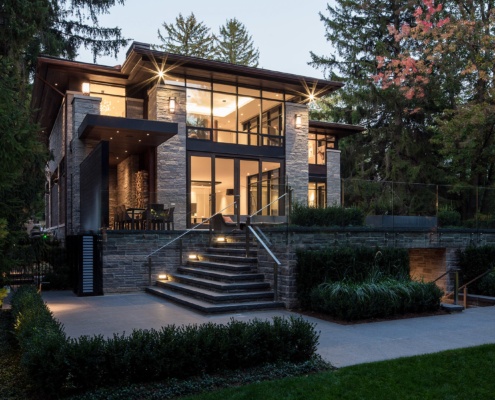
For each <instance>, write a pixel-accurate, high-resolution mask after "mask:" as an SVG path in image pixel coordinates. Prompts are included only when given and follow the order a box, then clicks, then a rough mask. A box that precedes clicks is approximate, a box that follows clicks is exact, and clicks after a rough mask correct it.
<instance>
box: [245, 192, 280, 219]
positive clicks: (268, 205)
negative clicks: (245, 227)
mask: <svg viewBox="0 0 495 400" xmlns="http://www.w3.org/2000/svg"><path fill="white" fill-rule="evenodd" d="M287 194H288V193H284V194H283V195H282V196H279V197H277V198H276V199H275V200H273V201H272V202H270V203H268V204H267V205H266V206H264V207H262V208H260V209H259V210H258V211H255V212H254V213H253V214H251V215H249V216H248V218H251V217H254V216H255V215H256V214H258V213H259V212H260V211H263V210H264V209H265V208H267V207H270V206H271V205H272V204H273V203H275V202H276V201H279V200H280V199H281V198H282V197H284V196H287Z"/></svg>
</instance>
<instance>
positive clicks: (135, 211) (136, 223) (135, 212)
mask: <svg viewBox="0 0 495 400" xmlns="http://www.w3.org/2000/svg"><path fill="white" fill-rule="evenodd" d="M125 211H126V216H127V217H130V224H131V229H132V230H134V229H139V228H140V225H141V220H142V218H141V216H142V214H143V213H144V212H145V211H146V208H140V207H131V208H127V209H126V210H125ZM129 214H131V215H130V216H129Z"/></svg>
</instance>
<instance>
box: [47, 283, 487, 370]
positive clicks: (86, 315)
mask: <svg viewBox="0 0 495 400" xmlns="http://www.w3.org/2000/svg"><path fill="white" fill-rule="evenodd" d="M43 299H44V300H45V302H46V303H47V305H48V307H49V308H50V310H51V311H52V312H53V314H54V316H55V318H57V319H58V320H59V321H60V322H61V323H62V324H63V325H64V328H65V332H66V334H67V336H70V337H79V336H81V335H90V336H92V335H104V336H106V337H111V336H113V334H114V333H117V334H122V333H130V332H132V330H133V329H150V328H155V329H159V328H160V327H162V326H165V325H171V324H175V325H187V324H202V323H206V322H213V323H226V322H228V321H229V320H230V319H231V318H235V319H237V320H244V321H248V320H251V319H253V318H258V319H263V320H264V319H271V318H272V317H274V316H281V317H289V316H291V315H293V316H299V315H300V314H298V313H295V312H291V311H286V310H269V311H256V312H245V313H237V314H227V315H225V314H224V315H203V314H198V313H196V312H194V311H191V310H188V309H185V308H182V307H180V306H178V305H176V304H174V303H171V302H168V301H166V300H163V299H159V298H155V297H153V296H151V295H149V294H145V293H130V294H112V295H105V296H95V297H77V296H76V295H74V294H73V293H72V292H69V291H62V292H58V291H48V292H44V293H43ZM302 317H303V318H304V319H306V320H307V321H310V322H312V323H314V324H316V330H317V331H319V332H320V341H319V345H318V353H319V354H320V355H321V356H322V357H323V358H324V359H325V360H327V361H329V362H330V363H332V364H333V365H334V366H335V367H344V366H348V365H354V364H361V363H366V362H373V361H381V360H387V359H393V358H398V357H404V356H413V355H419V354H425V353H435V352H438V351H442V350H450V349H456V348H463V347H470V346H477V345H481V344H486V343H495V307H494V306H491V307H479V308H469V309H467V310H465V311H463V312H461V313H453V314H446V315H438V316H426V317H419V318H411V319H399V320H393V321H382V322H372V323H362V324H354V325H340V324H337V323H333V322H328V321H322V320H319V319H316V318H312V317H308V316H304V315H302Z"/></svg>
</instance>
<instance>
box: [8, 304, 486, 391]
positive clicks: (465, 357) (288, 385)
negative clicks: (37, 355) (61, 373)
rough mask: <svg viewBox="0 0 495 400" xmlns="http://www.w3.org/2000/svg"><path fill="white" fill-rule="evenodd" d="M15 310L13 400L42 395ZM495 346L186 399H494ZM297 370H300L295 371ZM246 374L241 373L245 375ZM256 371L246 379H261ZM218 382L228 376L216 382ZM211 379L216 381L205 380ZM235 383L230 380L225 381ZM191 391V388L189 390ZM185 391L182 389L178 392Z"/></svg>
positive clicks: (154, 387)
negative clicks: (24, 352)
mask: <svg viewBox="0 0 495 400" xmlns="http://www.w3.org/2000/svg"><path fill="white" fill-rule="evenodd" d="M8 314H9V313H5V312H2V311H0V397H1V398H2V399H8V400H20V399H23V400H24V399H27V398H31V399H34V398H36V397H35V396H33V394H32V393H30V392H29V379H26V377H23V374H22V370H21V369H20V367H19V355H18V351H17V349H16V348H15V345H14V343H13V342H12V340H11V339H9V335H8V334H6V333H7V332H8V330H9V329H11V326H9V325H10V324H11V321H10V320H9V318H8V317H7V315H8ZM494 367H495V344H494V345H485V346H479V347H472V348H468V349H461V350H451V351H446V352H442V353H437V354H431V355H424V356H417V357H408V358H402V359H397V360H392V361H382V362H377V363H370V364H362V365H357V366H352V367H346V368H342V369H339V370H328V371H325V372H319V373H310V374H304V375H302V376H298V377H292V378H285V379H279V380H272V381H262V380H263V377H262V376H267V375H268V374H266V373H265V374H261V375H260V377H259V380H260V382H258V383H251V384H248V385H245V386H236V387H233V388H229V389H223V390H217V391H214V392H209V393H204V394H201V395H196V396H192V397H187V398H186V397H182V398H181V400H206V399H212V400H213V399H215V400H216V399H222V400H223V399H236V400H237V399H246V400H247V399H249V400H252V399H267V400H269V399H277V400H279V399H290V400H296V399H318V400H320V399H339V400H340V399H343V400H345V399H366V400H368V399H380V400H382V399H387V400H389V399H401V400H403V399H421V400H425V399H435V400H437V399H449V400H450V399H463V400H464V399H476V400H482V399H494V398H495V379H493V370H494ZM294 371H297V369H295V370H294ZM239 375H241V374H239ZM257 380H258V379H257V378H256V376H253V372H252V371H250V372H249V373H245V374H244V376H243V378H241V379H240V382H253V381H254V382H256V381H257ZM215 381H216V383H219V382H222V379H218V377H217V379H216V380H215ZM205 382H206V383H208V382H210V385H208V384H205ZM211 383H213V382H211V380H210V381H208V378H206V380H203V381H198V382H196V383H194V382H193V383H188V384H187V385H186V386H188V387H189V389H191V390H190V391H189V393H191V392H195V391H200V390H201V389H202V388H203V389H204V388H205V387H212V386H215V383H213V385H211ZM228 384H232V382H231V381H228V380H224V381H223V385H228ZM171 392H173V391H171V390H169V388H168V389H167V384H150V385H135V386H132V387H127V388H125V387H120V388H115V389H110V390H107V391H105V393H106V394H105V395H104V396H103V397H100V396H101V395H102V393H101V392H100V394H99V396H98V395H97V393H93V394H88V395H87V396H81V398H84V399H96V398H105V399H122V400H123V399H126V400H130V399H165V398H170V397H168V395H169V394H170V393H171ZM186 392H187V391H186ZM175 393H176V395H177V394H178V393H184V391H182V390H179V391H178V392H175Z"/></svg>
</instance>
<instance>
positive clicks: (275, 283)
mask: <svg viewBox="0 0 495 400" xmlns="http://www.w3.org/2000/svg"><path fill="white" fill-rule="evenodd" d="M249 232H251V233H252V234H253V235H254V237H255V238H256V239H257V240H258V242H259V243H261V245H262V246H263V248H264V249H265V250H266V252H267V253H268V254H269V256H270V257H271V258H272V260H273V261H275V267H274V268H273V293H274V298H275V301H278V267H280V266H281V265H282V263H281V262H280V261H279V259H278V258H277V257H276V256H275V254H273V253H272V251H271V250H270V248H269V247H268V246H267V244H266V243H265V242H264V241H263V239H261V237H260V236H259V235H258V234H257V233H256V231H255V230H254V229H253V227H252V226H251V225H249V218H248V221H247V224H246V257H248V255H249Z"/></svg>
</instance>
